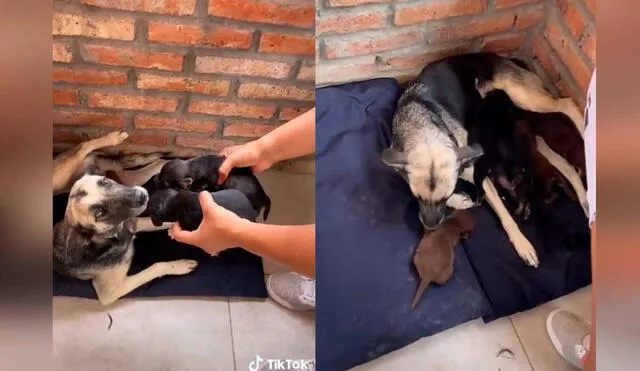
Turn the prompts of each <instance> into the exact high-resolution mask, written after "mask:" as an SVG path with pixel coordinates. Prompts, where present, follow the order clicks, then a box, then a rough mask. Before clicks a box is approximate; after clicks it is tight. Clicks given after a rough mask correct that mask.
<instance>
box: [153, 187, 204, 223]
mask: <svg viewBox="0 0 640 371" xmlns="http://www.w3.org/2000/svg"><path fill="white" fill-rule="evenodd" d="M146 213H147V214H148V215H149V217H150V218H151V222H152V223H153V225H155V226H161V225H162V223H163V222H178V223H179V224H180V227H181V228H182V229H184V230H186V231H195V230H196V229H198V226H199V225H200V222H202V209H201V208H200V201H199V200H198V193H197V192H192V191H185V190H181V189H180V190H178V189H161V190H158V191H155V192H154V193H153V194H152V195H151V196H150V197H149V202H148V204H147V210H146Z"/></svg>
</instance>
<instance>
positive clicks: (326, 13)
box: [316, 3, 394, 21]
mask: <svg viewBox="0 0 640 371" xmlns="http://www.w3.org/2000/svg"><path fill="white" fill-rule="evenodd" d="M393 4H394V3H388V4H384V3H378V4H375V3H374V4H362V5H358V6H354V7H349V8H325V9H323V10H322V11H321V12H320V13H316V21H322V20H323V19H324V18H325V17H330V16H336V15H367V14H369V13H372V12H380V11H383V12H387V11H391V13H393Z"/></svg>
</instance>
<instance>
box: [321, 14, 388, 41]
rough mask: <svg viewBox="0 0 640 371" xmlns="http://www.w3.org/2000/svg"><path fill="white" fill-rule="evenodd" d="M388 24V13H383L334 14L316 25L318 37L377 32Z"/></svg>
mask: <svg viewBox="0 0 640 371" xmlns="http://www.w3.org/2000/svg"><path fill="white" fill-rule="evenodd" d="M386 24H387V13H386V12H383V11H379V12H367V13H360V14H349V13H344V14H334V15H328V16H324V17H322V18H321V19H318V21H317V23H316V35H322V34H331V33H333V34H343V33H352V32H358V31H364V30H376V29H380V28H384V27H385V26H386Z"/></svg>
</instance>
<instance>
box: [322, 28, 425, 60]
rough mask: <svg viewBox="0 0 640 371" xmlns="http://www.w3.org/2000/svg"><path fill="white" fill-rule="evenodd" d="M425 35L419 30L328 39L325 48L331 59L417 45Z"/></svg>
mask: <svg viewBox="0 0 640 371" xmlns="http://www.w3.org/2000/svg"><path fill="white" fill-rule="evenodd" d="M423 37H424V32H423V31H419V30H416V31H403V32H400V33H398V32H396V33H393V34H391V33H384V34H379V35H376V36H358V37H356V38H352V39H349V38H347V37H345V38H341V39H333V40H326V41H325V46H326V48H325V49H326V54H327V58H329V59H335V58H342V57H352V56H357V55H367V54H371V53H379V52H384V51H387V50H392V49H400V48H403V47H407V46H411V45H416V44H419V43H421V42H422V39H423Z"/></svg>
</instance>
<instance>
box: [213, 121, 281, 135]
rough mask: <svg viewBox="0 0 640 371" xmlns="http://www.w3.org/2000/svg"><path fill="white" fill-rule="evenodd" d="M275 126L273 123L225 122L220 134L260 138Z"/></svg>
mask: <svg viewBox="0 0 640 371" xmlns="http://www.w3.org/2000/svg"><path fill="white" fill-rule="evenodd" d="M275 128H276V127H275V126H273V125H259V124H227V126H225V128H224V131H223V132H222V135H224V136H225V137H247V138H260V137H261V136H263V135H265V134H267V133H269V132H270V131H271V130H273V129H275Z"/></svg>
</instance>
